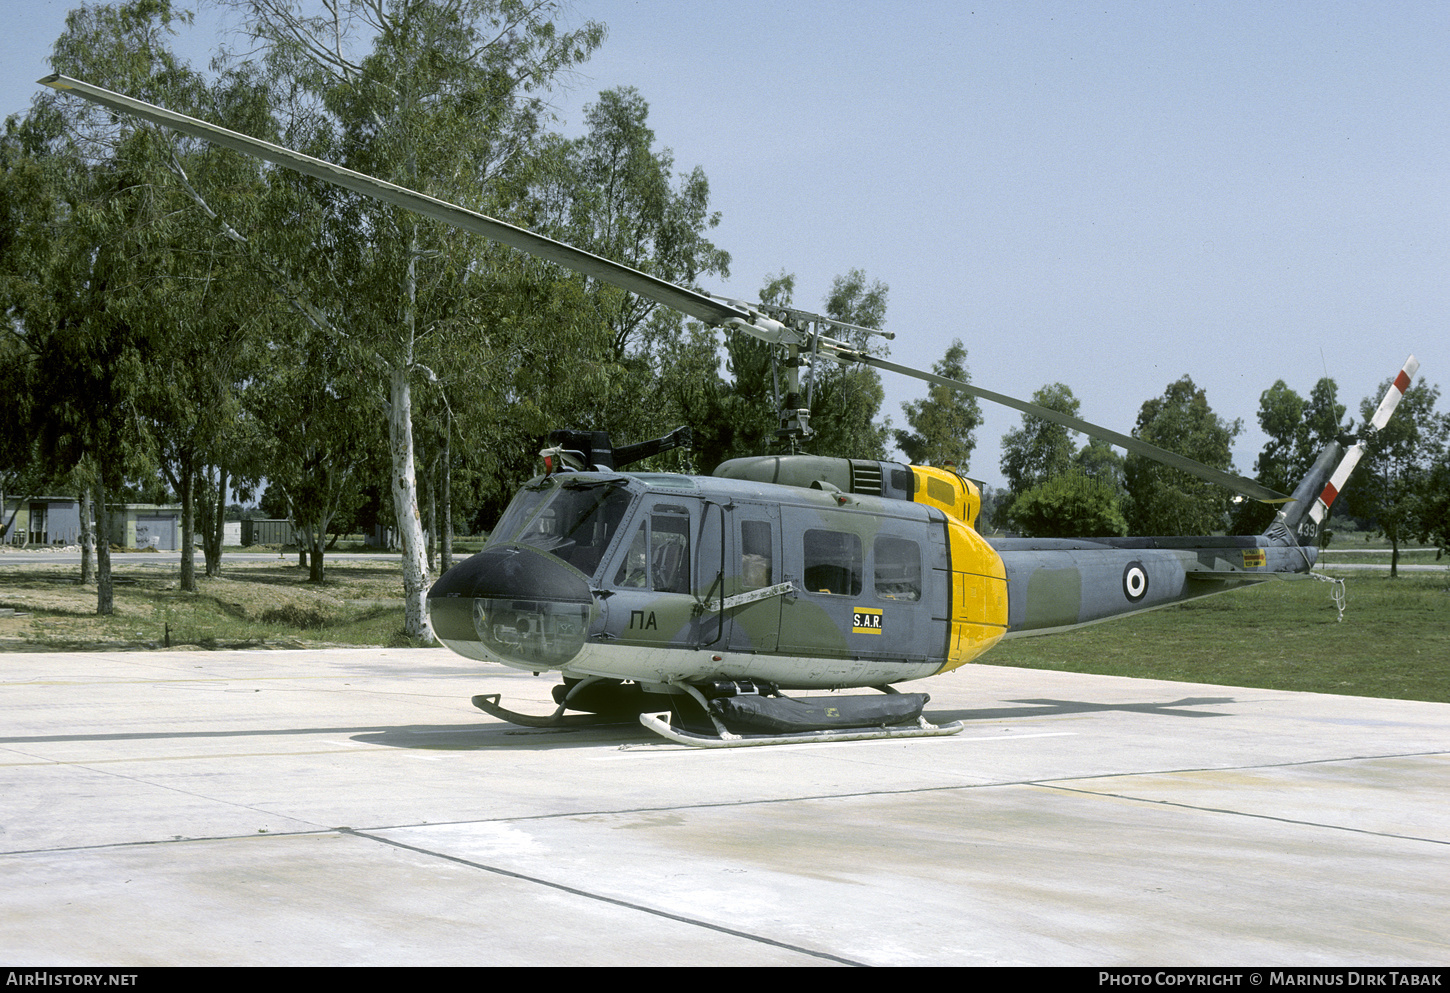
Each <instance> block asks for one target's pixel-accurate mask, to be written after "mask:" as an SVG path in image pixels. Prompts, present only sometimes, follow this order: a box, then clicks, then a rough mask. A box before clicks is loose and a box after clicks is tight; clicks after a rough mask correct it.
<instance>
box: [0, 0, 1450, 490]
mask: <svg viewBox="0 0 1450 993" xmlns="http://www.w3.org/2000/svg"><path fill="white" fill-rule="evenodd" d="M5 2H6V5H7V7H8V8H10V10H9V12H8V13H9V16H8V17H7V31H6V34H5V36H4V39H3V41H0V45H3V49H4V59H3V72H4V83H3V90H0V93H3V96H4V100H3V103H0V110H3V112H5V113H12V112H19V111H23V110H24V109H25V107H26V106H27V105H28V103H29V100H30V97H31V95H32V94H33V93H34V92H35V89H36V88H35V86H34V80H35V79H37V78H39V77H40V76H41V75H44V74H45V73H46V72H48V71H49V65H48V61H47V60H48V55H49V51H50V47H51V45H52V43H53V42H54V40H55V38H56V36H57V35H58V34H59V33H60V31H61V29H62V27H63V24H64V17H65V13H66V11H67V10H68V9H69V8H70V6H71V4H69V3H58V2H47V0H28V2H25V3H20V2H17V0H5ZM570 17H571V18H572V20H573V22H574V23H577V22H578V21H582V20H585V19H594V20H599V21H603V22H604V23H605V24H607V25H608V26H609V38H608V40H607V41H606V42H605V45H604V46H603V48H602V49H601V50H600V52H599V53H598V54H597V55H596V56H595V58H594V59H593V60H592V62H591V63H590V64H589V65H587V66H586V67H585V68H584V69H583V70H582V71H581V72H580V73H579V74H578V75H577V77H576V78H575V79H574V80H573V84H572V88H571V89H570V91H569V92H567V93H564V94H560V95H558V96H557V97H556V103H557V105H558V108H559V112H560V114H561V116H562V118H563V124H564V126H565V127H567V128H577V127H578V126H579V120H580V117H581V114H582V109H583V106H584V105H585V104H586V103H588V102H589V101H590V100H591V99H592V98H593V96H594V95H595V94H597V93H598V92H599V91H600V90H602V89H605V88H609V87H614V86H623V85H631V86H634V87H636V88H637V89H639V90H640V92H641V93H642V94H643V95H644V96H645V98H646V99H647V100H648V101H649V103H650V107H651V114H650V120H651V124H652V125H653V127H654V129H655V132H656V134H657V136H658V138H659V141H660V143H661V144H663V145H666V146H669V147H671V148H672V149H673V150H674V153H675V157H676V164H677V165H678V166H679V167H681V168H683V169H688V168H691V167H693V166H695V165H699V166H702V167H703V168H704V170H705V172H706V174H707V176H708V177H709V179H710V184H711V200H712V204H713V206H714V207H715V208H716V209H718V210H720V211H721V212H722V214H723V221H722V223H721V225H720V227H718V228H717V229H715V231H714V233H713V236H714V240H715V242H716V243H717V244H718V245H720V246H721V247H723V248H725V249H726V250H728V251H729V252H731V254H732V255H733V257H734V262H733V264H732V267H731V278H730V279H729V280H728V281H721V282H719V283H715V284H711V285H707V286H705V288H706V289H709V290H712V291H718V292H723V293H727V294H729V295H732V296H736V297H741V298H749V299H753V298H754V297H755V295H756V293H757V291H758V289H759V288H760V286H761V285H762V284H763V283H764V282H765V280H766V278H767V276H768V275H771V274H774V273H776V272H779V271H781V270H782V269H784V270H786V271H790V272H794V273H795V274H796V276H797V284H796V287H797V288H796V304H797V305H798V306H801V307H806V308H811V309H815V308H819V307H821V306H822V304H823V300H824V297H825V295H826V293H827V291H828V289H829V287H830V283H831V279H832V278H833V277H834V276H836V275H838V274H840V273H844V272H846V271H847V270H849V269H851V268H861V269H864V270H865V272H866V274H867V276H868V277H869V278H872V279H879V280H882V281H883V282H885V283H887V284H888V285H889V286H890V290H891V292H890V297H889V300H890V303H889V307H888V311H887V326H888V328H889V329H890V330H893V331H895V332H896V334H897V338H896V341H895V342H894V343H893V345H892V350H891V357H892V358H893V359H894V360H896V361H898V362H902V363H905V364H909V365H915V366H918V367H922V368H928V367H930V365H931V363H932V362H934V361H936V360H937V359H939V358H940V357H941V354H942V353H943V352H944V351H945V349H946V347H947V345H948V344H949V343H950V341H951V339H952V338H954V337H960V338H962V339H963V341H964V342H965V344H966V346H967V349H968V362H969V366H970V369H971V374H972V379H973V381H974V382H976V383H978V384H980V385H982V386H985V387H987V388H989V389H993V390H997V391H999V392H1003V393H1011V394H1015V395H1018V396H1023V397H1028V396H1030V395H1031V393H1032V392H1033V390H1035V389H1037V388H1038V387H1040V386H1042V385H1044V384H1046V383H1050V382H1054V381H1061V382H1064V383H1066V384H1068V385H1069V386H1070V387H1071V388H1072V389H1073V391H1074V393H1076V395H1077V396H1078V397H1079V398H1080V399H1081V401H1082V416H1084V417H1086V418H1087V419H1089V420H1093V421H1097V422H1098V423H1101V424H1105V425H1107V426H1109V427H1113V428H1116V429H1119V430H1123V431H1127V430H1130V429H1131V428H1132V426H1133V423H1134V420H1135V418H1136V416H1137V411H1138V408H1139V407H1140V406H1141V404H1142V403H1143V402H1144V401H1145V400H1147V399H1149V398H1150V397H1153V396H1156V395H1159V394H1161V393H1162V391H1163V389H1164V388H1165V387H1166V386H1167V385H1168V383H1170V382H1172V381H1173V380H1176V379H1177V378H1178V377H1180V376H1181V375H1183V374H1184V373H1188V374H1190V375H1192V377H1193V379H1194V381H1195V382H1197V383H1198V384H1199V385H1200V386H1203V387H1205V388H1206V389H1207V391H1208V398H1209V402H1210V403H1211V404H1212V405H1213V407H1214V409H1215V410H1216V411H1217V412H1218V413H1219V414H1220V415H1221V416H1224V417H1226V418H1229V419H1232V418H1242V419H1243V421H1244V423H1245V427H1246V429H1247V430H1246V432H1245V434H1244V435H1243V436H1242V437H1241V438H1240V440H1239V443H1238V445H1237V448H1236V464H1237V468H1238V469H1239V471H1241V472H1244V473H1246V474H1252V471H1253V461H1254V457H1255V455H1256V454H1257V452H1258V450H1259V448H1260V447H1261V446H1262V443H1263V438H1262V435H1261V434H1260V433H1259V431H1258V427H1257V423H1256V421H1255V414H1256V412H1257V409H1258V397H1259V394H1260V393H1262V392H1263V391H1264V390H1265V389H1267V388H1268V387H1269V386H1270V385H1272V383H1273V382H1274V380H1276V379H1280V378H1282V379H1284V380H1285V381H1286V382H1287V383H1288V384H1289V385H1290V386H1291V387H1293V388H1294V389H1296V390H1298V391H1299V392H1300V393H1301V394H1307V393H1308V391H1309V390H1310V388H1311V387H1312V386H1313V384H1314V381H1315V380H1316V379H1317V378H1318V377H1319V376H1320V375H1322V374H1323V373H1324V371H1325V370H1326V368H1327V370H1328V372H1329V374H1330V375H1331V376H1333V377H1334V378H1335V379H1336V380H1337V381H1338V383H1339V385H1340V391H1341V400H1343V401H1345V402H1347V403H1348V404H1349V406H1350V407H1351V409H1352V410H1354V411H1355V412H1356V413H1357V408H1358V404H1359V401H1360V399H1361V398H1362V397H1364V396H1366V395H1368V394H1370V393H1371V392H1372V391H1373V390H1374V388H1375V386H1376V384H1377V383H1378V382H1379V381H1380V380H1382V379H1384V378H1386V377H1388V376H1390V375H1392V374H1393V373H1394V372H1396V371H1397V370H1398V369H1399V367H1400V364H1401V363H1402V362H1403V361H1404V359H1405V357H1406V356H1407V355H1408V354H1410V353H1411V352H1414V353H1415V354H1416V355H1417V356H1419V358H1420V359H1421V362H1422V365H1423V373H1424V375H1425V376H1426V378H1428V379H1429V380H1430V381H1431V382H1438V383H1442V384H1447V385H1450V329H1447V316H1450V281H1447V275H1450V166H1447V163H1450V133H1447V132H1450V4H1446V3H1443V2H1414V3H1401V2H1393V0H1389V2H1386V0H1380V2H1376V3H1374V4H1368V3H1336V2H1324V0H1316V2H1313V3H1309V2H1292V3H1275V2H1219V3H1199V4H1195V3H1186V2H1175V3H1170V2H1161V3H1154V2H1133V3H1127V2H1112V3H1098V4H1095V5H1087V4H1082V3H1044V2H1028V0H1016V2H1010V0H1001V2H999V0H992V2H984V3H971V2H952V3H940V2H923V0H917V2H912V3H902V2H900V0H892V2H864V0H854V2H838V3H828V2H824V0H807V2H789V0H774V2H758V0H730V2H726V0H577V2H576V3H574V4H573V7H572V9H571V12H570ZM204 23H205V27H203V28H200V29H193V31H192V32H190V36H189V37H187V38H186V39H183V42H182V48H183V50H185V51H191V52H194V53H196V54H195V56H194V59H195V60H196V61H197V62H201V61H202V60H203V56H204V53H205V52H206V51H207V50H208V49H209V47H210V37H211V35H212V34H214V32H215V27H214V24H213V23H211V22H204ZM886 385H887V403H886V405H885V407H884V409H883V413H884V414H886V415H889V416H891V418H892V420H893V422H894V424H895V425H896V426H905V420H904V417H903V416H902V414H901V403H902V402H903V401H907V400H911V399H914V398H916V397H918V396H919V395H920V389H919V388H918V384H916V383H915V382H914V381H910V380H907V381H900V382H898V381H894V380H892V379H890V378H888V380H887V384H886ZM1441 409H1442V410H1445V409H1450V398H1447V399H1446V400H1442V403H1441ZM986 414H987V421H986V424H985V425H984V426H983V427H982V428H981V429H980V430H979V431H978V447H977V452H976V453H975V454H974V456H973V458H972V464H971V467H970V468H971V474H972V475H974V476H977V477H979V478H983V479H985V480H987V481H988V482H990V483H993V484H1000V482H1001V473H1000V470H999V468H998V464H997V463H998V459H999V454H1000V450H999V441H1000V438H1001V436H1002V434H1003V433H1005V432H1006V431H1008V430H1010V429H1011V428H1013V427H1016V426H1017V425H1018V424H1019V423H1020V417H1019V415H1017V414H1015V413H1014V412H1012V411H1008V410H1003V409H998V408H993V409H989V410H987V411H986Z"/></svg>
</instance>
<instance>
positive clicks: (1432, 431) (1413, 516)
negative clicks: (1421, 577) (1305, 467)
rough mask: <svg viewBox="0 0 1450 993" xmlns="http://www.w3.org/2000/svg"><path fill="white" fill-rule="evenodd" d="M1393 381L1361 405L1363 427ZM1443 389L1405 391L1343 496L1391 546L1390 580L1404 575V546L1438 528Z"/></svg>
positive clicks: (1449, 425)
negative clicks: (1439, 404) (1437, 408)
mask: <svg viewBox="0 0 1450 993" xmlns="http://www.w3.org/2000/svg"><path fill="white" fill-rule="evenodd" d="M1390 382H1391V381H1390V380H1385V381H1384V382H1383V383H1381V384H1380V387H1379V391H1378V392H1377V393H1375V394H1373V395H1372V396H1368V397H1365V398H1364V399H1363V400H1361V401H1360V405H1359V411H1360V418H1361V423H1363V424H1368V423H1369V422H1370V419H1371V418H1372V417H1373V416H1374V412H1375V410H1376V408H1378V407H1379V404H1380V400H1381V398H1382V397H1384V396H1385V394H1386V393H1387V392H1388V391H1389V389H1390ZM1439 398H1440V388H1439V387H1438V386H1432V385H1430V384H1428V383H1426V382H1425V381H1424V379H1421V380H1420V381H1419V382H1418V383H1416V384H1415V385H1414V386H1411V387H1410V388H1409V389H1407V390H1406V391H1405V394H1404V396H1403V397H1401V398H1400V403H1399V406H1398V407H1396V408H1395V413H1394V416H1393V417H1391V418H1390V420H1389V423H1388V424H1386V425H1385V426H1384V427H1383V428H1381V429H1380V430H1379V431H1377V432H1374V433H1373V434H1372V435H1371V436H1370V437H1369V438H1367V439H1364V444H1365V450H1364V455H1363V457H1362V458H1361V459H1360V462H1359V466H1358V467H1357V468H1356V470H1355V473H1354V475H1353V476H1351V477H1350V481H1349V483H1348V485H1346V486H1345V489H1344V494H1343V497H1344V499H1345V501H1346V502H1347V503H1348V505H1349V510H1350V513H1352V514H1355V515H1356V516H1360V517H1366V518H1369V519H1370V520H1372V521H1373V522H1374V526H1375V529H1376V530H1377V531H1378V532H1379V533H1380V534H1382V535H1384V536H1385V537H1386V538H1388V539H1389V542H1390V576H1391V578H1397V577H1398V576H1399V564H1400V545H1401V544H1402V543H1403V542H1405V541H1408V540H1411V539H1413V538H1415V537H1417V536H1419V537H1424V538H1429V537H1430V536H1431V535H1432V534H1433V533H1434V532H1435V531H1436V530H1437V526H1436V524H1435V521H1436V518H1437V516H1438V511H1437V502H1438V501H1437V497H1438V494H1437V493H1436V492H1435V490H1434V489H1433V487H1434V486H1435V483H1436V480H1437V472H1436V468H1437V466H1439V465H1440V464H1441V463H1443V461H1444V459H1445V450H1446V442H1447V432H1450V419H1447V418H1446V417H1443V416H1440V415H1438V414H1436V413H1435V404H1436V402H1437V401H1438V400H1439Z"/></svg>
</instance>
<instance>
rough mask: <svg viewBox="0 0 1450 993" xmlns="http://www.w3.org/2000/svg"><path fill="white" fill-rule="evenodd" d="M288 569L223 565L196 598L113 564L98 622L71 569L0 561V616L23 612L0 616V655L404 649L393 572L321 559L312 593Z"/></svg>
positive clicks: (171, 578) (380, 565)
mask: <svg viewBox="0 0 1450 993" xmlns="http://www.w3.org/2000/svg"><path fill="white" fill-rule="evenodd" d="M198 558H200V557H199V556H198ZM295 561H296V560H295V558H290V557H289V558H288V559H286V560H280V561H278V562H276V563H250V562H249V563H236V562H232V563H228V562H227V561H226V559H225V557H224V558H223V562H222V569H223V575H222V576H221V577H220V578H216V579H212V578H208V577H206V576H205V575H199V576H198V577H197V587H198V588H197V591H196V592H195V593H187V592H183V591H182V590H181V589H180V588H179V581H178V576H177V570H176V567H175V565H174V564H173V565H172V566H171V568H164V567H162V568H157V567H155V566H150V567H148V566H146V565H145V564H143V563H142V562H132V561H130V557H129V556H116V557H115V558H114V559H113V560H112V562H113V575H114V577H115V579H116V583H115V585H114V608H115V612H114V613H113V614H112V615H111V616H110V617H100V616H97V615H96V588H95V586H94V585H91V586H80V585H78V584H77V583H76V582H75V578H76V576H77V575H78V572H79V569H78V567H76V566H75V565H55V566H52V565H25V566H19V567H14V568H6V567H5V564H4V562H3V560H0V608H4V607H10V608H13V609H15V610H17V611H24V612H26V616H15V617H0V650H5V649H8V650H11V651H17V650H18V651H76V650H83V649H87V648H96V647H108V648H161V647H168V646H169V647H172V648H197V647H200V648H262V647H273V648H282V647H289V648H291V647H313V646H320V645H334V644H340V645H383V646H403V645H407V644H409V643H410V642H409V640H408V638H407V637H406V636H405V635H404V634H403V600H402V592H403V591H402V579H401V575H400V570H399V568H398V567H397V566H396V565H394V564H393V563H390V562H377V561H366V562H348V561H347V559H346V557H345V556H337V557H335V558H330V559H329V560H328V564H327V581H326V582H325V583H323V584H322V585H321V586H318V585H316V584H313V583H310V582H308V581H307V570H306V569H303V568H299V567H298V566H296V565H294V564H292V563H294V562H295ZM198 564H200V563H198Z"/></svg>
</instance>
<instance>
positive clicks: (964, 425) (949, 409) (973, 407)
mask: <svg viewBox="0 0 1450 993" xmlns="http://www.w3.org/2000/svg"><path fill="white" fill-rule="evenodd" d="M931 371H932V372H934V373H936V374H937V375H938V376H941V377H943V378H944V379H955V380H956V381H957V382H960V383H968V382H971V373H970V372H968V371H967V350H966V348H965V347H963V345H962V342H961V339H959V338H957V339H953V340H952V343H951V345H950V346H949V347H948V348H947V351H946V354H945V355H943V356H942V358H941V360H940V361H938V362H936V363H935V364H933V365H932V367H931ZM901 409H902V412H903V413H905V414H906V421H907V423H908V424H910V425H911V428H912V430H910V431H903V430H900V429H898V430H897V431H896V432H895V436H896V445H897V447H898V448H900V449H901V451H902V453H903V454H904V455H905V456H906V458H907V461H909V462H911V463H913V464H917V465H933V466H947V465H955V466H956V467H957V468H958V469H959V470H960V471H962V472H966V471H967V468H968V467H969V465H970V464H971V459H972V449H974V448H975V447H976V446H977V438H976V430H977V428H978V427H980V426H981V423H982V408H981V406H980V405H979V404H978V403H977V398H976V397H973V396H968V395H967V394H965V393H963V392H961V391H960V390H954V389H951V388H949V387H946V386H936V385H933V386H931V387H929V388H928V390H927V394H926V397H925V398H924V399H921V400H913V401H912V402H910V403H904V404H902V405H901Z"/></svg>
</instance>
